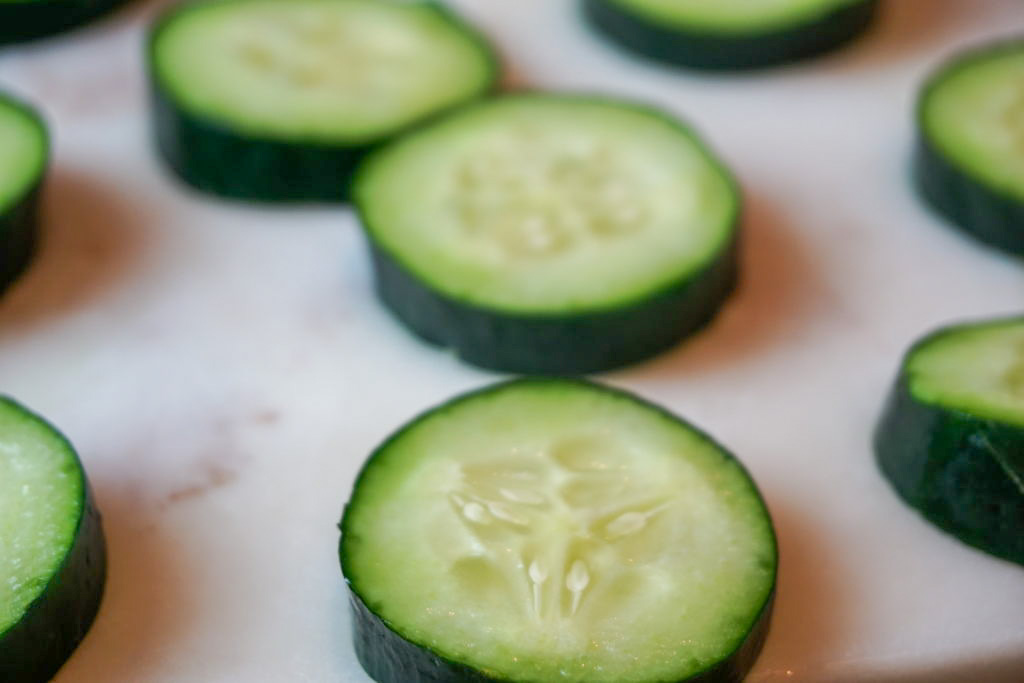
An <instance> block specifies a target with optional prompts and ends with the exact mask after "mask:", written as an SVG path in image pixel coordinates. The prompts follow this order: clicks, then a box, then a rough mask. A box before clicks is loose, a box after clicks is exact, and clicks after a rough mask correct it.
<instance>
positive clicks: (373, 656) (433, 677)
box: [338, 377, 778, 683]
mask: <svg viewBox="0 0 1024 683" xmlns="http://www.w3.org/2000/svg"><path fill="white" fill-rule="evenodd" d="M547 382H563V383H576V384H581V385H584V386H587V387H590V388H592V389H597V390H600V391H605V392H608V393H612V394H616V395H618V396H624V397H626V398H628V399H629V400H631V401H633V402H635V403H638V404H640V405H642V406H644V407H647V408H650V409H651V410H654V411H656V412H658V413H660V414H661V415H664V416H665V417H667V418H669V419H670V420H673V421H674V422H677V423H679V424H680V425H682V426H683V427H684V428H685V429H687V430H690V431H692V432H694V433H696V434H698V435H700V436H701V437H702V438H703V439H705V440H706V441H709V442H711V443H713V444H715V445H716V446H717V447H718V450H719V451H720V452H721V453H722V454H723V455H724V456H725V457H727V458H730V459H731V460H732V461H733V462H734V463H735V464H736V465H737V466H738V467H739V468H740V469H741V470H742V472H743V473H744V474H745V475H746V477H747V480H748V481H749V482H750V490H751V492H752V493H753V494H754V495H756V496H757V497H758V500H759V501H760V502H761V507H762V508H763V509H764V511H765V516H766V517H768V518H769V519H770V514H769V512H768V507H767V506H766V505H765V503H764V499H763V498H762V497H761V493H760V491H758V489H757V487H756V484H755V483H754V480H753V478H752V477H751V476H750V473H749V472H747V470H746V468H744V467H743V464H742V463H741V462H739V461H738V460H736V459H735V457H734V456H732V455H731V454H730V453H729V451H727V450H726V449H725V448H724V447H722V446H720V445H718V444H717V442H715V441H714V439H712V438H711V437H710V436H708V435H707V434H705V433H704V432H702V431H701V430H699V429H697V428H696V427H694V426H693V425H691V424H689V423H688V422H686V421H684V420H682V419H680V418H679V417H677V416H676V415H674V414H672V413H670V412H669V411H667V410H666V409H665V408H663V407H661V406H659V405H656V404H654V403H651V402H649V401H647V400H645V399H643V398H640V397H639V396H636V395H634V394H631V393H629V392H627V391H623V390H621V389H613V388H611V387H607V386H604V385H602V384H598V383H595V382H591V381H589V380H585V379H580V378H565V377H563V378H557V379H545V378H537V377H532V378H531V377H522V378H518V379H512V380H508V381H505V382H499V383H497V384H493V385H491V386H487V387H484V388H482V389H477V390H475V391H470V392H467V393H465V394H462V395H461V396H457V397H455V398H453V399H451V400H450V401H447V402H445V403H443V404H441V405H440V406H437V407H435V408H432V409H430V410H428V411H426V412H424V413H422V414H420V415H419V416H417V417H416V418H414V419H413V420H411V421H410V422H408V423H407V424H406V425H404V426H403V427H401V428H399V429H398V431H396V432H394V433H393V434H392V435H391V436H389V437H388V438H387V439H386V440H385V441H384V443H383V444H381V445H380V446H378V447H377V449H376V450H374V452H373V453H371V454H370V457H369V458H368V459H367V461H366V463H365V464H364V465H363V468H362V470H361V471H360V473H359V476H358V477H357V478H356V483H355V485H354V486H353V492H355V491H357V490H358V489H359V484H360V482H361V480H362V478H363V476H364V475H365V474H366V472H367V471H368V470H369V469H370V468H371V467H372V466H373V463H374V461H375V459H376V457H377V456H378V455H380V454H382V453H385V452H387V450H388V448H389V446H390V445H391V444H392V443H394V442H395V441H396V440H398V439H399V437H401V436H402V435H403V434H404V433H405V432H407V431H408V430H410V429H412V428H413V427H415V426H416V425H417V424H419V423H420V422H422V421H423V420H425V419H427V418H429V417H431V416H432V415H434V414H435V413H438V412H441V411H444V410H447V409H449V408H451V407H452V406H453V405H455V404H458V403H461V402H463V401H467V400H471V399H473V398H476V397H478V396H482V395H486V394H489V393H494V392H498V391H501V390H502V389H505V388H507V387H510V386H515V385H517V384H524V383H547ZM350 507H351V502H350V503H349V505H348V506H346V509H345V514H344V515H343V516H342V520H341V524H340V525H339V527H340V529H341V543H340V546H339V552H338V554H339V556H340V558H341V568H342V573H343V574H344V575H345V577H346V583H347V585H348V589H349V604H350V605H351V608H352V639H353V644H354V647H355V651H356V657H357V658H358V660H359V663H360V665H362V667H363V669H364V670H365V671H366V672H367V673H368V674H369V675H370V677H371V678H372V679H373V680H375V681H377V683H488V682H490V681H508V679H506V678H500V677H496V676H492V675H489V674H488V672H484V671H480V670H477V669H474V668H472V667H468V666H466V665H465V664H461V663H459V662H455V661H452V660H450V659H448V658H446V657H444V656H442V655H440V654H438V653H436V652H434V651H432V650H431V649H430V648H429V647H428V646H426V645H421V644H418V643H415V642H413V641H411V640H407V639H406V638H403V637H402V636H401V635H399V634H398V633H397V632H396V631H394V630H393V629H392V628H391V626H390V625H389V624H388V622H387V621H386V620H385V619H383V618H382V617H380V616H379V615H378V614H377V613H375V612H374V611H373V609H372V607H371V606H369V605H367V604H366V603H365V602H363V599H362V597H361V596H360V595H359V593H358V589H357V587H356V586H355V585H354V584H353V582H352V580H351V579H350V578H349V576H348V571H347V569H346V560H347V558H346V549H345V537H346V530H345V526H346V519H347V517H348V510H349V508H350ZM770 531H771V533H772V541H773V545H774V551H775V552H774V555H775V563H776V571H777V569H778V542H777V540H776V538H775V531H774V528H771V529H770ZM776 576H777V574H776ZM775 589H776V585H775V584H773V585H772V588H771V590H770V591H769V593H768V596H767V597H766V598H765V602H764V605H763V606H762V608H761V611H760V613H759V614H758V616H757V619H755V620H754V623H753V624H752V625H751V627H750V629H749V630H748V631H747V633H746V634H745V635H744V637H743V638H742V640H741V641H740V642H738V643H737V646H736V649H735V650H733V652H732V654H730V655H729V656H728V657H726V658H725V659H723V660H721V661H719V662H718V663H717V664H715V665H713V666H711V667H710V668H708V669H706V670H704V671H702V672H700V673H698V674H695V675H693V676H690V677H688V678H685V679H681V680H679V681H651V683H740V682H741V681H742V680H743V679H744V677H746V675H747V674H748V673H749V672H750V670H751V669H752V668H753V666H754V662H755V661H757V657H758V655H759V654H760V653H761V650H762V648H763V647H764V643H765V641H766V640H767V638H768V632H769V628H770V623H771V617H772V612H773V609H774V605H775ZM517 683H545V682H541V681H518V682H517Z"/></svg>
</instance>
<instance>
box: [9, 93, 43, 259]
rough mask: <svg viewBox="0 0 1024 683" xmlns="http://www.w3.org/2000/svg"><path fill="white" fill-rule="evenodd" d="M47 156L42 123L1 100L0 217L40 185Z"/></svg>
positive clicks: (17, 107) (16, 106) (15, 105)
mask: <svg viewBox="0 0 1024 683" xmlns="http://www.w3.org/2000/svg"><path fill="white" fill-rule="evenodd" d="M46 155H47V141H46V131H45V130H44V129H43V125H42V123H40V121H39V120H38V119H37V118H36V117H35V115H33V114H31V113H29V112H28V111H27V110H26V109H24V108H23V107H21V106H20V105H17V104H14V103H13V102H10V101H9V100H5V99H3V98H2V97H0V214H2V213H3V212H4V211H5V210H7V209H8V208H10V207H11V206H12V205H13V204H15V203H17V201H18V200H19V199H21V198H22V197H24V196H25V194H26V193H27V192H28V191H29V190H31V189H32V187H33V186H34V185H35V184H36V183H37V182H38V181H39V179H40V177H41V176H42V174H43V169H44V168H45V166H46ZM0 237H2V236H0ZM2 247H3V244H2V242H0V248H2Z"/></svg>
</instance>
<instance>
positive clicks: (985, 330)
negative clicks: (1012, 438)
mask: <svg viewBox="0 0 1024 683" xmlns="http://www.w3.org/2000/svg"><path fill="white" fill-rule="evenodd" d="M907 373H908V378H909V382H910V390H911V392H912V393H913V395H914V396H915V397H917V398H918V399H919V400H921V401H924V402H926V403H932V404H935V405H942V406H945V407H947V408H949V409H952V410H960V411H963V412H965V413H970V414H971V415H976V416H978V417H979V418H984V419H991V420H998V421H1001V422H1006V423H1010V424H1015V425H1019V426H1020V427H1022V428H1024V323H1022V322H1021V321H1019V320H1011V321H999V322H996V323H990V324H986V325H978V326H971V327H966V328H958V329H957V331H956V333H955V334H953V333H949V334H944V335H940V336H938V337H935V338H933V339H931V340H930V341H929V343H927V344H925V345H923V346H921V347H918V349H917V350H916V351H915V352H914V354H913V355H912V356H911V357H910V359H909V360H908V361H907Z"/></svg>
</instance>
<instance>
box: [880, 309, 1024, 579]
mask: <svg viewBox="0 0 1024 683" xmlns="http://www.w3.org/2000/svg"><path fill="white" fill-rule="evenodd" d="M874 444H875V455H876V458H877V461H878V465H879V467H880V468H881V470H882V473H883V474H884V475H885V477H886V478H887V479H888V480H889V482H890V483H891V484H892V485H893V487H894V488H895V489H896V491H897V493H899V495H900V496H901V497H902V498H903V499H904V501H906V502H907V503H908V504H909V505H911V506H913V507H914V508H916V509H917V510H918V511H920V512H921V514H922V515H924V516H925V517H926V518H927V519H929V520H930V521H932V522H933V523H934V524H936V525H937V526H939V527H940V528H942V529H944V530H945V531H947V532H948V533H950V534H952V535H954V536H956V537H957V538H959V539H960V540H961V541H963V542H964V543H967V544H969V545H972V546H975V547H977V548H980V549H982V550H984V551H986V552H988V553H991V554H993V555H996V556H998V557H1002V558H1005V559H1008V560H1011V561H1013V562H1017V563H1020V564H1024V533H1022V530H1024V318H1011V319H1005V320H993V321H987V322H981V323H973V324H967V325H958V326H954V327H948V328H945V329H942V330H939V331H938V332H935V333H933V334H931V335H928V336H927V337H925V338H924V339H922V340H921V341H919V342H918V343H917V344H915V345H914V346H913V347H912V348H911V349H910V351H909V352H908V353H907V355H906V357H905V358H904V360H903V363H902V366H901V369H900V372H899V376H898V377H897V379H896V382H895V385H894V387H893V389H892V392H891V394H890V396H889V399H888V403H887V405H886V407H885V411H884V413H883V415H882V418H881V420H880V422H879V425H878V428H877V430H876V432H875V440H874Z"/></svg>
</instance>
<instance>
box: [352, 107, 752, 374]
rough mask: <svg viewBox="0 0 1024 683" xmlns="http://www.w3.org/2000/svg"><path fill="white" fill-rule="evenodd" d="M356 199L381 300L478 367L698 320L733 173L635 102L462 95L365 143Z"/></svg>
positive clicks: (618, 341) (725, 288)
mask: <svg viewBox="0 0 1024 683" xmlns="http://www.w3.org/2000/svg"><path fill="white" fill-rule="evenodd" d="M353 198H354V202H355V205H356V208H357V210H358V212H359V215H360V217H361V219H362V223H363V225H364V228H365V231H366V234H367V236H368V238H369V242H370V245H371V252H372V255H373V259H374V263H375V266H376V278H377V289H378V292H379V294H380V296H381V298H382V300H383V301H384V303H385V304H386V305H387V306H389V307H390V308H391V309H392V310H393V311H394V312H395V313H396V315H397V316H398V317H399V318H400V319H401V320H402V321H404V322H405V323H406V324H407V325H408V326H409V327H410V328H411V329H412V330H413V331H414V332H416V333H418V334H419V335H420V336H422V337H424V338H425V339H427V340H429V341H432V342H436V343H439V344H442V345H445V346H449V347H452V348H453V349H454V350H455V351H456V352H457V353H458V354H459V355H460V356H461V357H462V358H464V359H465V360H467V361H468V362H470V363H474V364H476V365H480V366H483V367H490V368H496V369H499V370H509V371H516V372H528V373H541V372H553V373H568V372H588V371H593V370H602V369H607V368H611V367H615V366H618V365H623V364H626V363H631V362H635V361H638V360H641V359H643V358H646V357H648V356H651V355H653V354H655V353H657V352H659V351H662V350H664V349H666V348H668V347H670V346H672V345H674V344H675V343H677V342H678V341H679V340H680V339H681V338H682V337H684V336H685V335H687V334H689V333H691V332H693V331H694V330H696V329H697V328H699V327H701V326H702V325H703V324H704V323H706V322H707V321H708V320H709V319H710V318H711V317H712V316H713V315H714V313H715V312H716V311H717V309H718V308H719V307H720V306H721V304H722V303H723V301H724V300H725V298H726V297H727V296H728V294H729V293H730V292H731V290H732V287H733V283H734V280H735V270H736V263H735V261H736V259H735V256H736V254H735V251H736V250H735V246H736V233H737V228H736V226H737V217H738V215H739V204H740V199H739V194H738V190H737V188H736V185H735V183H734V181H733V180H732V178H731V176H730V175H729V173H728V172H727V171H726V170H725V169H724V168H723V167H722V166H721V164H720V163H719V162H718V161H717V160H716V159H715V158H714V157H713V156H711V154H710V153H709V152H708V151H707V150H706V149H705V148H704V146H703V145H702V144H701V143H700V142H699V141H698V139H697V138H696V137H695V136H694V134H693V133H692V132H690V131H689V130H688V129H687V128H685V127H684V126H683V125H682V124H680V123H679V122H677V121H675V120H673V119H671V118H669V117H668V116H666V115H664V114H662V113H659V112H657V111H654V110H651V109H648V108H645V107H640V106H637V105H634V104H626V103H622V102H615V101H610V100H599V99H592V98H584V97H574V96H562V95H541V94H532V95H516V96H506V97H503V98H498V99H494V100H490V101H488V102H484V103H480V104H476V105H473V106H470V107H467V108H464V109H462V110H460V111H458V112H456V113H455V114H452V115H450V116H448V117H446V118H444V119H442V120H441V121H439V122H436V123H433V124H431V125H429V126H427V127H425V128H423V129H421V130H419V131H417V132H414V133H412V134H410V135H408V136H405V137H403V138H402V139H401V140H398V141H397V142H395V143H393V144H392V145H389V146H387V147H386V148H384V149H383V150H381V151H380V152H378V153H376V154H375V155H374V156H373V157H372V158H371V159H370V160H369V161H368V162H367V163H366V165H365V166H363V167H362V168H361V170H360V172H359V173H358V174H357V177H356V180H355V182H354V187H353Z"/></svg>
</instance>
